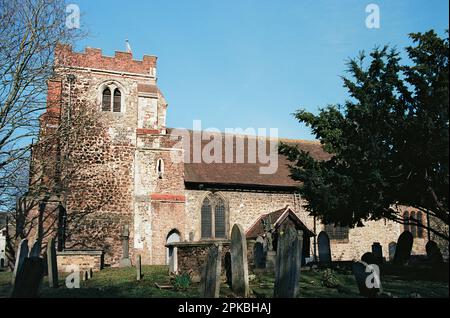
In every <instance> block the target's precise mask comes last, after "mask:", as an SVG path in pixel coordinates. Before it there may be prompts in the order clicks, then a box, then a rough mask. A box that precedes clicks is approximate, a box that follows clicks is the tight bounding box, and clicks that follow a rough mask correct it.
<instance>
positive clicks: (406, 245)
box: [394, 231, 414, 265]
mask: <svg viewBox="0 0 450 318" xmlns="http://www.w3.org/2000/svg"><path fill="white" fill-rule="evenodd" d="M413 240H414V238H413V236H412V234H411V232H409V231H404V232H403V233H402V234H400V236H399V237H398V241H397V248H396V249H395V254H394V264H395V265H405V264H406V263H407V262H408V261H409V258H410V257H411V250H412V246H413Z"/></svg>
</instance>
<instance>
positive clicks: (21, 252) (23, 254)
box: [12, 239, 28, 284]
mask: <svg viewBox="0 0 450 318" xmlns="http://www.w3.org/2000/svg"><path fill="white" fill-rule="evenodd" d="M27 257H28V239H23V240H22V241H20V243H19V248H18V249H17V253H16V264H15V265H14V271H13V276H12V283H13V284H14V283H15V280H16V276H17V273H18V272H20V271H21V269H22V266H23V262H24V261H25V258H27Z"/></svg>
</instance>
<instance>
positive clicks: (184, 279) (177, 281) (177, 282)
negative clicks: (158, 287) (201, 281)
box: [171, 272, 192, 290]
mask: <svg viewBox="0 0 450 318" xmlns="http://www.w3.org/2000/svg"><path fill="white" fill-rule="evenodd" d="M171 283H172V285H173V287H174V289H175V290H187V289H188V287H189V286H190V285H191V283H192V279H191V276H190V275H189V273H187V272H185V273H181V274H175V275H174V276H173V277H172V278H171Z"/></svg>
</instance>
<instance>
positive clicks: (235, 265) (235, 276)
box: [230, 224, 249, 297]
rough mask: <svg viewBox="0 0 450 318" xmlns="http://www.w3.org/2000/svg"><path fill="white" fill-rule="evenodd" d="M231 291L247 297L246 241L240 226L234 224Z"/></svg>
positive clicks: (231, 247)
mask: <svg viewBox="0 0 450 318" xmlns="http://www.w3.org/2000/svg"><path fill="white" fill-rule="evenodd" d="M230 252H231V289H232V290H233V292H234V293H235V294H236V295H238V296H241V297H248V295H249V286H248V264H247V240H246V237H245V232H244V229H243V228H242V226H240V225H239V224H234V225H233V228H232V229H231V244H230Z"/></svg>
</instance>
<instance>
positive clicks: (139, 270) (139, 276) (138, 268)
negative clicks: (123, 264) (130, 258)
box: [136, 254, 142, 280]
mask: <svg viewBox="0 0 450 318" xmlns="http://www.w3.org/2000/svg"><path fill="white" fill-rule="evenodd" d="M141 279H142V267H141V255H140V254H137V255H136V280H141Z"/></svg>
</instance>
